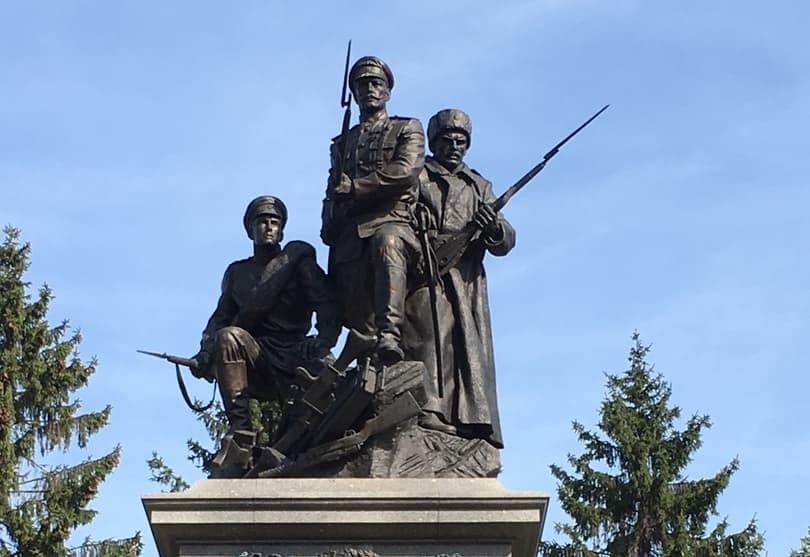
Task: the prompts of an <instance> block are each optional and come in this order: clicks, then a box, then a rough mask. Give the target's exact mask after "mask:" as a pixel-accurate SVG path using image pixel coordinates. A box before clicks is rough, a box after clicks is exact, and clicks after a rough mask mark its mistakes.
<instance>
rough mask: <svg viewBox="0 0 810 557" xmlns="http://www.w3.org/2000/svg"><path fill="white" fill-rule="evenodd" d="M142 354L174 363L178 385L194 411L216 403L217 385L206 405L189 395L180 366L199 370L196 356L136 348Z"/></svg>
mask: <svg viewBox="0 0 810 557" xmlns="http://www.w3.org/2000/svg"><path fill="white" fill-rule="evenodd" d="M136 352H139V353H141V354H146V355H147V356H154V357H155V358H160V359H161V360H166V361H167V362H171V363H173V364H174V369H175V372H176V376H177V386H178V387H179V388H180V394H181V395H183V400H184V401H185V403H186V406H188V407H189V408H191V410H193V411H194V412H198V413H199V412H205V411H206V410H208V409H209V408H211V406H213V404H214V398H215V397H216V393H217V386H216V385H214V392H213V393H212V394H211V401H210V402H209V403H208V404H206V405H204V406H200V405H199V404H195V403H194V402H192V400H191V397H190V396H188V390H187V389H186V384H185V382H184V381H183V376H182V375H181V374H180V366H183V367H187V368H189V369H190V370H197V369H199V368H200V363H199V362H198V361H197V360H195V359H194V358H183V357H182V356H173V355H172V354H167V353H166V352H150V351H148V350H136Z"/></svg>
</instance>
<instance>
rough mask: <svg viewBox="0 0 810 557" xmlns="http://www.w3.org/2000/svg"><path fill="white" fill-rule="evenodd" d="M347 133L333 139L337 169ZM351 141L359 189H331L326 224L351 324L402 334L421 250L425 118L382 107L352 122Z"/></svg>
mask: <svg viewBox="0 0 810 557" xmlns="http://www.w3.org/2000/svg"><path fill="white" fill-rule="evenodd" d="M339 141H341V138H336V139H335V142H334V143H333V144H332V170H331V174H332V175H334V174H335V173H337V169H338V168H339V167H340V164H339V162H340V161H339V160H338V156H339V155H338V153H339V151H340V148H339V147H340V145H339ZM346 141H347V148H346V151H345V152H346V159H345V161H343V172H344V173H345V174H346V175H347V176H348V177H349V178H350V179H351V180H352V191H351V193H350V194H347V195H338V196H334V195H332V194H331V193H330V192H329V191H327V200H326V201H325V205H324V213H323V223H322V228H321V237H322V239H323V240H324V243H326V244H327V245H328V246H330V251H329V272H330V274H331V275H333V276H334V279H335V285H336V289H337V292H338V297H339V298H340V300H341V302H342V306H343V316H344V322H345V324H346V325H347V326H348V327H351V328H354V329H357V330H358V331H359V332H362V333H365V334H372V335H373V334H377V333H380V332H388V333H391V334H392V335H394V336H395V337H398V336H399V332H398V327H399V321H401V313H402V309H401V308H400V307H399V306H401V305H402V303H404V302H403V301H404V296H405V292H406V290H407V287H406V281H407V275H408V272H409V270H410V269H412V267H413V265H414V264H415V261H416V260H417V259H418V257H419V244H418V242H417V240H416V237H415V236H414V233H413V230H412V228H411V224H410V223H411V213H412V208H413V205H414V203H415V202H416V198H417V196H418V188H419V173H420V172H421V171H422V168H423V166H424V154H425V138H424V132H423V130H422V124H421V123H420V122H419V121H418V120H416V119H413V118H399V117H388V116H386V115H385V114H380V115H378V117H376V118H373V119H370V120H368V121H364V122H362V123H360V124H358V125H356V126H354V127H353V128H351V129H350V130H349V133H348V137H347V139H346ZM400 299H401V300H402V301H401V300H400Z"/></svg>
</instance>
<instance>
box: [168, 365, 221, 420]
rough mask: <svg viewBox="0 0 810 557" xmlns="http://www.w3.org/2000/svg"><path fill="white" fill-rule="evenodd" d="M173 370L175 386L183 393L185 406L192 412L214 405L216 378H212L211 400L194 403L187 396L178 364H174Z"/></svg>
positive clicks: (202, 410)
mask: <svg viewBox="0 0 810 557" xmlns="http://www.w3.org/2000/svg"><path fill="white" fill-rule="evenodd" d="M174 370H175V372H176V373H177V386H178V387H180V394H181V395H183V400H184V401H185V403H186V406H188V407H189V408H191V410H192V412H197V413H198V414H200V413H202V412H205V411H206V410H208V409H209V408H211V407H212V406H213V405H214V399H215V398H216V396H217V382H216V379H215V380H214V391H213V392H212V393H211V400H210V401H209V402H208V404H206V405H205V406H201V405H199V404H195V403H194V402H193V401H192V400H191V397H190V396H188V389H186V383H185V382H184V381H183V375H182V374H181V373H180V364H174Z"/></svg>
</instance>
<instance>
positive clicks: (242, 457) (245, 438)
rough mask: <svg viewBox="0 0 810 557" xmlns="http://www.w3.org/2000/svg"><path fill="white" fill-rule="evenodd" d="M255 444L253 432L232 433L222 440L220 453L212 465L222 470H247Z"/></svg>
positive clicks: (240, 431) (239, 431) (238, 431)
mask: <svg viewBox="0 0 810 557" xmlns="http://www.w3.org/2000/svg"><path fill="white" fill-rule="evenodd" d="M255 444H256V434H255V433H253V432H252V431H243V430H237V431H232V432H230V433H228V434H227V435H225V437H223V438H222V443H221V445H220V448H219V451H218V452H217V454H216V455H215V456H214V460H213V461H212V463H213V465H214V466H216V467H217V468H220V469H225V468H230V467H233V468H236V469H238V470H241V469H244V468H247V466H248V463H249V462H250V456H251V453H252V451H253V445H255Z"/></svg>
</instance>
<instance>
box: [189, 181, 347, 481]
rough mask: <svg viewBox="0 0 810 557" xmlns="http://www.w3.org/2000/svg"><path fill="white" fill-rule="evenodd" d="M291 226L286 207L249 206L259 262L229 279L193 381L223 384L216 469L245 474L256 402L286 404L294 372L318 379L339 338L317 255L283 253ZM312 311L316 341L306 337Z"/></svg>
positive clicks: (296, 250)
mask: <svg viewBox="0 0 810 557" xmlns="http://www.w3.org/2000/svg"><path fill="white" fill-rule="evenodd" d="M286 223H287V208H286V206H285V205H284V203H283V202H282V201H281V200H280V199H278V198H276V197H273V196H262V197H257V198H256V199H254V200H253V201H251V202H250V204H249V205H248V207H247V210H246V211H245V216H244V219H243V224H244V227H245V230H246V232H247V235H248V237H249V238H250V239H251V240H252V241H253V256H252V257H249V258H247V259H242V260H240V261H235V262H234V263H231V264H230V266H228V268H227V270H226V271H225V276H224V277H223V279H222V295H221V296H220V298H219V302H218V303H217V307H216V310H215V311H214V313H213V315H211V318H210V319H209V320H208V325H207V326H206V328H205V331H204V332H203V335H202V342H201V350H200V352H199V353H198V354H197V355H196V356H195V359H196V360H197V361H198V362H199V363H200V365H199V368H198V370H197V371H195V375H197V376H199V377H205V378H207V379H209V380H212V379H213V378H214V377H216V379H217V381H218V382H219V390H220V394H221V396H222V403H223V406H224V407H225V412H226V414H227V416H228V421H229V425H230V429H229V431H228V434H227V435H226V436H225V437H224V438H223V440H222V447H221V449H220V451H219V453H217V455H216V457H215V458H214V465H215V466H218V467H227V466H229V465H237V466H244V465H245V464H247V462H248V460H249V458H250V448H251V447H252V446H253V444H254V442H255V432H253V431H252V430H251V426H250V417H249V412H248V403H249V400H250V398H258V399H261V400H279V401H283V400H285V399H286V398H287V396H288V394H289V390H290V387H291V385H292V384H293V373H294V370H295V368H296V366H304V367H306V368H307V369H308V371H310V372H312V373H316V374H317V373H318V371H319V369H321V368H322V366H323V365H324V363H325V362H326V361H327V360H329V359H330V358H331V353H330V349H331V348H332V346H334V345H335V343H336V342H337V337H338V334H339V332H340V325H339V323H338V316H337V303H336V300H335V298H334V294H333V292H332V290H331V289H330V287H329V284H328V283H327V278H326V274H325V273H324V272H323V270H322V269H321V268H320V267H319V266H318V264H317V263H316V260H315V249H314V248H313V247H312V246H311V245H309V244H307V243H306V242H300V241H293V242H289V243H287V245H286V246H285V247H284V248H283V249H282V248H281V246H280V242H281V239H282V237H283V231H284V225H285V224H286ZM313 311H314V312H315V314H316V316H317V324H316V327H317V329H318V335H317V336H307V334H308V332H309V330H310V327H311V322H312V314H313Z"/></svg>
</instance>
